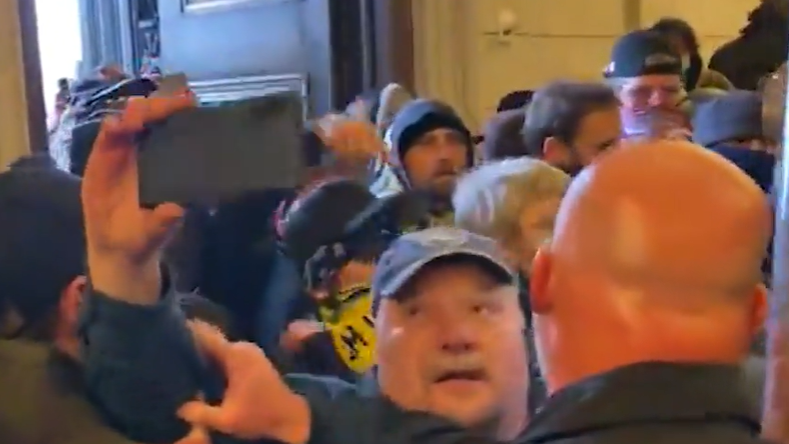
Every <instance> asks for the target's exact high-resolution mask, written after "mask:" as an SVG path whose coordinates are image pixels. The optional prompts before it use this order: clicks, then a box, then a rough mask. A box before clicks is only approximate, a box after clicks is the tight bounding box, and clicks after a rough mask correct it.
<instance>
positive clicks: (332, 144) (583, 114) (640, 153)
mask: <svg viewBox="0 0 789 444" xmlns="http://www.w3.org/2000/svg"><path fill="white" fill-rule="evenodd" d="M787 28H789V27H788V26H787V8H786V3H785V2H782V1H775V0H763V1H762V2H761V3H760V5H759V6H758V7H757V8H756V9H755V10H754V11H753V12H752V13H751V15H750V17H749V24H748V25H747V26H746V27H745V28H744V29H743V30H742V32H741V36H740V37H738V38H737V39H736V40H734V41H732V42H730V43H728V44H726V45H724V46H723V47H722V48H720V49H719V50H718V51H717V52H716V54H715V55H714V56H713V57H712V60H711V61H710V63H709V68H708V69H706V68H704V62H703V61H702V60H701V57H700V55H699V53H698V47H699V45H698V42H697V41H696V38H695V35H694V32H693V29H692V27H691V26H690V25H689V24H687V23H685V22H684V21H681V20H678V19H673V18H667V19H664V20H661V21H659V22H658V23H656V24H655V25H654V26H653V27H651V28H649V29H642V30H637V31H633V32H630V33H628V34H626V35H623V36H622V37H621V38H619V39H618V41H617V42H616V44H615V45H614V47H613V48H612V51H611V58H610V60H609V63H608V64H607V66H606V67H605V69H604V72H603V75H602V77H601V79H600V82H580V81H572V80H557V81H555V82H552V83H550V84H547V85H543V86H541V87H540V88H537V89H535V90H525V89H524V90H522V91H514V92H512V93H511V94H508V95H507V96H506V97H504V98H502V99H501V102H500V106H499V108H498V113H497V114H496V115H495V116H492V117H491V119H490V121H489V122H488V124H487V125H486V126H485V129H484V131H483V132H482V134H474V131H472V130H471V129H469V128H468V126H467V125H466V123H465V122H464V121H463V119H462V118H461V117H460V116H459V115H458V114H457V113H456V112H455V110H453V108H452V107H451V106H450V105H449V104H446V103H444V102H441V101H439V100H435V99H429V98H423V97H419V95H418V93H414V92H410V91H407V90H406V89H405V88H403V87H401V86H399V85H397V84H391V85H388V86H387V87H386V88H383V89H382V90H380V91H374V92H371V93H365V94H360V95H359V97H358V99H357V100H356V101H354V102H353V103H351V104H349V105H348V107H347V109H346V110H345V111H344V112H338V113H332V114H330V115H327V116H323V117H320V118H317V119H315V120H313V121H311V122H309V124H308V125H307V127H306V129H305V132H304V134H303V137H302V139H301V142H302V147H303V151H304V156H303V157H304V159H305V162H306V164H307V169H308V172H309V174H307V177H306V178H305V181H304V183H303V184H301V185H300V186H299V187H297V188H296V189H288V190H282V189H276V190H272V189H266V190H253V191H249V192H247V193H243V194H241V195H238V196H235V197H233V198H231V199H228V200H227V201H224V202H221V203H220V204H218V205H217V206H215V207H212V208H202V207H199V206H189V207H184V206H180V205H177V204H175V203H164V204H161V205H158V206H156V207H155V208H145V207H144V206H142V205H140V199H139V196H138V193H139V179H138V174H137V173H138V171H137V155H138V149H137V148H138V147H137V144H138V142H139V140H140V137H141V134H143V132H144V131H145V130H146V128H148V127H149V126H150V125H151V124H153V123H156V122H159V121H162V120H164V119H167V118H169V117H171V116H173V115H176V114H178V113H180V112H183V111H185V110H188V109H191V108H194V107H195V106H196V100H195V97H194V96H193V94H192V93H191V92H189V91H188V90H185V91H183V93H182V94H175V95H168V96H158V95H155V94H154V95H152V94H151V93H152V92H154V91H155V90H156V88H157V83H156V80H155V79H137V78H133V77H130V76H126V75H124V74H123V73H120V72H118V71H117V70H114V69H104V70H102V71H101V72H100V73H98V74H97V75H96V76H95V77H93V78H90V79H83V80H81V81H78V82H75V83H73V84H71V85H70V86H69V85H67V84H66V83H64V84H63V85H62V91H61V92H60V93H59V96H58V97H59V100H58V115H57V117H56V119H55V121H54V122H53V123H52V124H51V134H50V136H51V137H50V147H49V151H48V152H47V153H45V154H44V155H40V154H37V155H32V156H27V157H24V158H21V159H19V160H18V161H16V162H14V163H13V164H12V165H10V166H9V168H8V170H7V171H5V172H2V173H0V386H1V387H2V388H3V390H2V393H3V396H1V397H0V443H2V444H77V443H80V444H83V443H102V444H105V443H106V444H110V443H139V444H159V443H167V444H210V443H214V444H233V443H235V444H240V443H262V442H282V443H289V444H305V443H310V444H352V443H360V444H361V443H392V444H394V443H421V442H424V443H431V444H433V443H435V444H456V443H457V444H460V443H475V444H476V443H501V442H507V443H535V444H536V443H557V444H559V443H606V444H617V443H624V442H642V443H667V442H671V443H676V444H681V443H708V442H709V443H712V442H715V443H732V444H734V443H743V444H744V443H751V442H754V443H755V442H766V440H767V439H773V440H776V441H789V436H784V435H783V434H782V431H781V430H782V427H771V428H767V425H768V424H767V423H765V422H763V421H765V419H764V418H767V417H768V416H769V414H768V413H769V412H768V410H769V409H770V408H771V407H770V406H772V407H775V408H778V407H777V406H778V405H779V404H780V403H779V401H780V399H777V396H779V395H775V394H774V393H772V392H771V391H770V390H765V387H766V386H767V387H773V385H772V384H770V383H768V382H766V379H767V380H768V379H769V378H767V377H766V375H767V373H768V371H767V368H768V367H769V366H770V364H769V362H770V356H769V353H767V352H766V351H765V321H766V317H767V312H768V295H769V291H770V287H771V267H772V262H771V244H772V238H773V227H772V225H773V224H772V221H773V200H772V198H771V197H772V194H773V191H774V186H773V171H774V169H775V165H776V155H777V151H778V150H779V148H780V140H779V139H780V134H772V133H770V132H768V131H765V128H766V127H770V125H766V124H765V121H764V118H763V113H762V105H763V97H762V95H761V94H760V92H758V91H757V89H758V87H759V84H760V81H761V80H762V79H764V78H765V77H766V76H769V75H770V74H771V73H773V72H774V71H776V70H777V69H778V68H779V67H780V66H781V65H782V64H783V63H785V59H786V53H787V49H789V48H788V47H787V46H788V45H787V35H788V33H787V31H789V29H787ZM765 42H769V44H767V43H765ZM118 104H121V105H122V106H116V105H118ZM108 107H109V108H111V109H112V112H106V109H107V108H108ZM184 162H188V159H184ZM360 171H363V172H364V174H359V172H360ZM779 391H780V390H779ZM764 405H767V406H768V407H767V408H766V409H765V410H764V412H763V410H762V407H763V406H764ZM763 413H764V414H763ZM763 426H765V429H764V430H763ZM774 430H779V432H775V431H774Z"/></svg>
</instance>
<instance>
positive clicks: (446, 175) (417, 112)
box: [390, 99, 474, 228]
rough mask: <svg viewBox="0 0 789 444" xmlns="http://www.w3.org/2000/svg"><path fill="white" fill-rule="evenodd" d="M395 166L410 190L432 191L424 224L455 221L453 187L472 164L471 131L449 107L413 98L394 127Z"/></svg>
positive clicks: (423, 225)
mask: <svg viewBox="0 0 789 444" xmlns="http://www.w3.org/2000/svg"><path fill="white" fill-rule="evenodd" d="M390 143H391V157H390V161H391V164H392V169H393V172H394V173H395V175H396V176H397V178H398V179H399V181H400V183H401V185H403V187H404V188H406V189H415V190H421V191H424V192H425V193H427V194H428V196H429V198H430V203H431V211H430V216H429V217H428V218H427V219H428V220H425V221H424V223H423V224H422V226H420V227H418V228H426V227H431V226H437V225H452V224H453V216H452V192H453V191H454V189H455V182H456V181H457V179H458V177H459V176H460V175H461V174H462V173H463V172H465V171H466V170H468V169H469V168H470V167H471V166H472V165H473V164H474V145H473V143H472V140H471V132H470V131H469V130H468V128H467V127H466V125H465V124H464V123H463V120H461V118H460V117H458V115H457V114H456V113H455V111H454V110H453V109H452V108H451V107H450V106H449V105H446V104H444V103H441V102H437V101H434V100H424V99H422V100H415V101H413V102H411V103H409V104H407V105H406V106H404V107H403V108H402V109H401V110H400V111H399V112H398V113H397V115H396V116H395V118H394V121H393V122H392V125H391V127H390Z"/></svg>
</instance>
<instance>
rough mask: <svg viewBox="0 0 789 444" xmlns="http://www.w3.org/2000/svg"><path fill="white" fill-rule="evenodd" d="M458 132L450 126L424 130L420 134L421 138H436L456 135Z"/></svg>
mask: <svg viewBox="0 0 789 444" xmlns="http://www.w3.org/2000/svg"><path fill="white" fill-rule="evenodd" d="M458 134H460V133H458V131H457V130H454V129H452V128H436V129H434V130H432V131H428V132H426V133H425V134H423V135H422V137H421V138H422V139H425V138H433V137H436V138H440V137H450V136H456V135H458Z"/></svg>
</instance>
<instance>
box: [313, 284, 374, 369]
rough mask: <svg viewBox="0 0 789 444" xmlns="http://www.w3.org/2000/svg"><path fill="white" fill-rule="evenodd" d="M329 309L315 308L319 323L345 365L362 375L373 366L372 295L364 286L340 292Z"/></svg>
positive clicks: (323, 307) (325, 307) (367, 287)
mask: <svg viewBox="0 0 789 444" xmlns="http://www.w3.org/2000/svg"><path fill="white" fill-rule="evenodd" d="M332 302H333V303H332V304H331V306H328V305H322V306H321V307H320V308H319V309H318V315H319V317H320V320H321V321H322V322H323V323H324V325H325V326H326V328H327V330H328V331H329V333H330V334H331V337H332V342H333V343H334V349H335V350H336V351H337V355H338V356H339V357H340V359H342V361H343V362H344V363H345V365H347V366H348V368H350V369H351V370H352V371H354V372H356V373H359V374H363V373H365V372H366V371H367V370H369V369H370V367H372V365H373V350H374V349H375V327H374V325H375V323H374V320H373V316H372V294H371V293H370V287H369V285H367V284H364V285H355V286H352V287H349V288H345V289H343V290H341V291H340V292H339V293H337V294H336V295H335V296H334V301H332Z"/></svg>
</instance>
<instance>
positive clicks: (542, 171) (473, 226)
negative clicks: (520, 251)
mask: <svg viewBox="0 0 789 444" xmlns="http://www.w3.org/2000/svg"><path fill="white" fill-rule="evenodd" d="M569 185H570V176H568V175H567V174H566V173H564V172H563V171H561V170H559V169H558V168H554V167H552V166H550V165H548V164H547V163H545V162H543V161H541V160H537V159H534V158H530V157H519V158H514V159H504V160H500V161H496V162H491V163H487V164H485V165H482V166H480V167H478V168H476V169H474V170H472V171H470V172H469V173H467V174H466V175H465V176H464V177H462V178H461V179H460V180H459V181H458V184H457V186H456V188H455V193H454V195H453V196H452V204H453V206H454V210H455V225H456V226H457V227H459V228H463V229H465V230H468V231H471V232H474V233H477V234H480V235H483V236H487V237H490V238H493V239H496V240H498V241H507V240H510V239H512V238H513V236H519V235H520V218H521V215H522V214H523V212H524V211H525V210H526V209H527V208H528V207H529V206H530V205H534V204H537V203H540V202H544V201H545V200H548V199H557V198H558V199H561V198H562V197H563V196H564V193H565V191H566V190H567V187H568V186H569Z"/></svg>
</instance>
